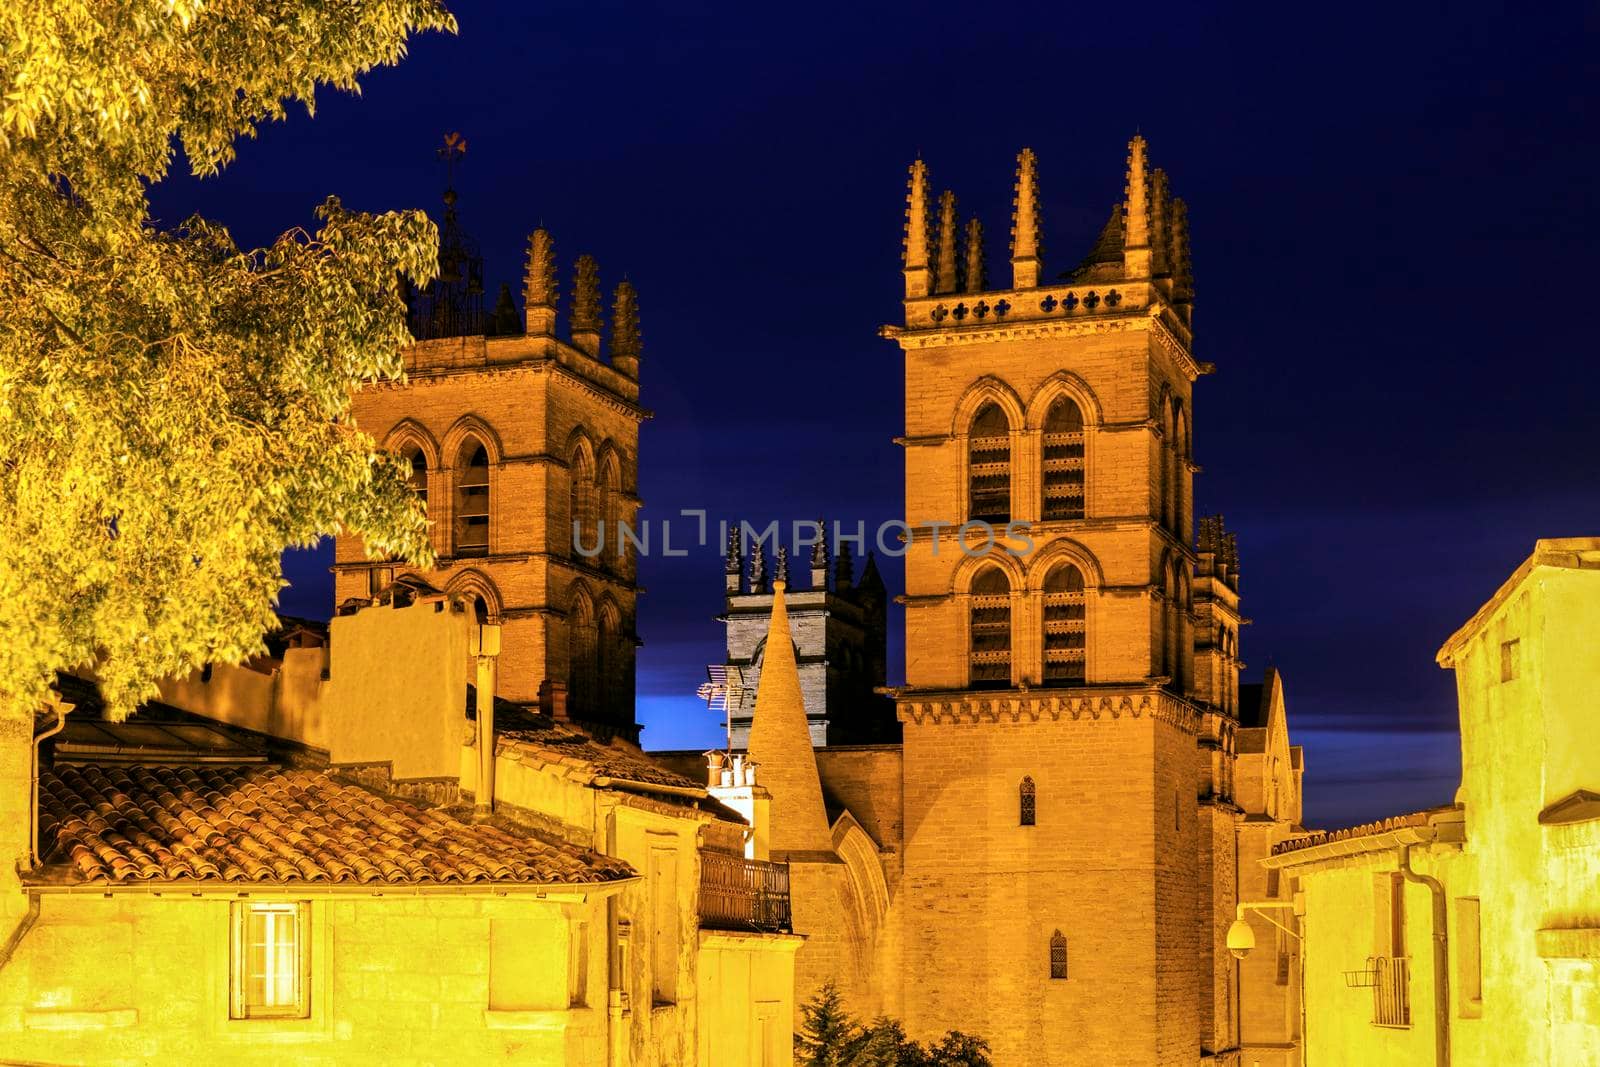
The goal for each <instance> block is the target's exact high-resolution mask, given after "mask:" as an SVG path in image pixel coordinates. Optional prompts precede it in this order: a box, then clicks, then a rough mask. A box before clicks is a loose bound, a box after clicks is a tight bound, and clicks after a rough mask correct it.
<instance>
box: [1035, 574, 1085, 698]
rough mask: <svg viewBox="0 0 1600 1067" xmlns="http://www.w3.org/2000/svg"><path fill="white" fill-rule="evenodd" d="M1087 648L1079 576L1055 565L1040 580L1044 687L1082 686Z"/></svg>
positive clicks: (1081, 584)
mask: <svg viewBox="0 0 1600 1067" xmlns="http://www.w3.org/2000/svg"><path fill="white" fill-rule="evenodd" d="M1088 648H1089V620H1088V604H1087V601H1086V598H1085V595H1084V589H1083V572H1082V571H1080V570H1079V569H1078V568H1077V567H1074V566H1073V565H1072V564H1070V563H1058V564H1056V565H1055V567H1054V568H1052V569H1051V571H1050V573H1049V574H1048V575H1046V576H1045V580H1044V684H1045V685H1047V686H1063V685H1082V684H1083V683H1084V679H1085V677H1086V674H1087V672H1086V670H1085V666H1086V661H1087V655H1088Z"/></svg>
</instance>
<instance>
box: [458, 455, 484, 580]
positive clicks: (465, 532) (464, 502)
mask: <svg viewBox="0 0 1600 1067" xmlns="http://www.w3.org/2000/svg"><path fill="white" fill-rule="evenodd" d="M488 554H489V452H488V450H487V449H485V448H484V447H483V445H481V444H479V443H478V442H477V441H474V440H472V439H471V438H470V437H469V438H468V439H467V440H466V441H465V442H464V443H463V444H462V446H461V451H460V453H459V454H458V458H457V460H456V555H458V556H487V555H488Z"/></svg>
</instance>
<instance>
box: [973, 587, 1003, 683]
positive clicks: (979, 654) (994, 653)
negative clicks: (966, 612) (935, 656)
mask: <svg viewBox="0 0 1600 1067" xmlns="http://www.w3.org/2000/svg"><path fill="white" fill-rule="evenodd" d="M971 597H972V608H971V633H970V643H971V651H970V653H969V665H970V673H971V682H970V684H971V686H972V688H974V689H1004V688H1006V687H1007V686H1009V685H1010V684H1011V582H1010V581H1009V580H1008V579H1007V578H1006V574H1005V572H1004V571H1002V570H1001V569H1000V568H999V567H995V566H990V567H986V568H985V569H984V570H982V571H981V572H979V574H978V576H977V577H976V578H974V579H973V580H972V588H971Z"/></svg>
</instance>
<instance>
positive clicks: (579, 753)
mask: <svg viewBox="0 0 1600 1067" xmlns="http://www.w3.org/2000/svg"><path fill="white" fill-rule="evenodd" d="M495 732H496V734H497V736H498V737H499V739H500V742H501V743H502V744H506V743H509V744H512V745H515V746H518V747H523V748H530V749H534V750H536V751H537V752H538V753H539V754H540V755H541V756H547V757H548V758H549V759H550V761H551V762H570V761H576V762H579V763H583V764H587V765H588V767H589V768H590V769H591V770H592V771H593V773H594V774H595V776H596V777H602V778H617V779H621V780H622V781H626V782H640V783H642V784H645V785H665V786H671V787H673V788H674V789H702V788H704V783H703V782H697V781H695V780H694V779H692V778H685V777H684V776H683V775H681V774H678V773H676V772H675V771H669V770H667V769H666V768H665V767H663V766H661V764H659V763H657V762H656V761H655V760H653V759H651V758H650V757H649V756H647V755H645V753H644V751H643V750H641V749H636V748H634V747H633V746H632V745H629V744H628V743H627V742H625V741H615V740H614V741H611V742H608V743H603V742H600V741H597V740H595V739H594V738H593V737H591V736H589V735H588V734H587V733H585V732H584V731H583V730H581V729H579V728H578V727H576V726H570V725H568V724H566V723H559V722H555V721H554V720H551V719H544V720H543V721H542V722H539V723H537V724H536V725H526V726H525V725H520V724H519V725H518V727H517V728H516V729H512V730H497V731H495Z"/></svg>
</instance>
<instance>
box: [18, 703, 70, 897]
mask: <svg viewBox="0 0 1600 1067" xmlns="http://www.w3.org/2000/svg"><path fill="white" fill-rule="evenodd" d="M72 708H73V705H71V704H62V703H57V704H56V724H55V725H54V726H52V727H50V729H48V730H46V731H45V732H44V733H42V734H39V735H38V736H36V737H35V738H34V739H33V765H32V771H33V779H32V781H31V782H30V784H29V786H28V869H29V870H30V871H31V870H33V869H34V868H35V867H37V866H39V746H41V745H43V744H44V743H45V742H46V741H48V740H50V739H51V738H52V737H54V736H55V735H56V734H59V733H60V732H61V731H62V730H64V729H66V726H67V712H69V711H71V710H72Z"/></svg>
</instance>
